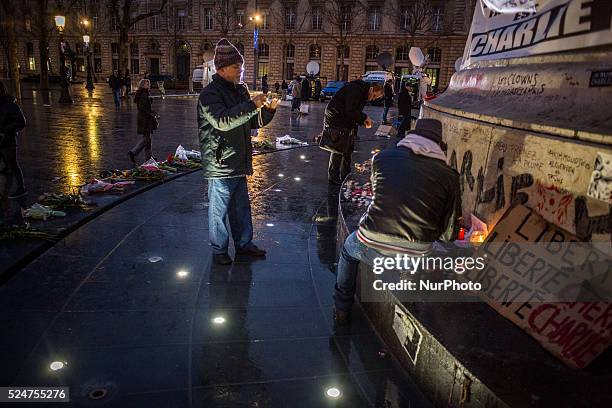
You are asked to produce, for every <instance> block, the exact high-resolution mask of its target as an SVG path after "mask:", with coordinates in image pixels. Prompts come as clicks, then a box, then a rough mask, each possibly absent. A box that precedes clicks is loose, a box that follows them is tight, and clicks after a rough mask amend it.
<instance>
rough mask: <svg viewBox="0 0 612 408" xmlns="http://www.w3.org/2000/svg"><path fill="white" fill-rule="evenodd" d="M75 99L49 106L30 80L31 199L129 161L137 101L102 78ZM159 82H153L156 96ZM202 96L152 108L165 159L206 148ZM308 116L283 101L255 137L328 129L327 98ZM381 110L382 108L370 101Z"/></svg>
mask: <svg viewBox="0 0 612 408" xmlns="http://www.w3.org/2000/svg"><path fill="white" fill-rule="evenodd" d="M72 90H73V98H74V102H75V103H74V104H73V105H62V104H59V103H57V100H58V99H59V89H54V90H52V92H51V99H50V106H45V101H44V100H43V95H42V94H41V93H40V91H38V90H35V89H32V88H31V85H30V84H25V85H24V91H23V100H22V102H21V105H22V109H23V111H24V114H25V116H26V120H27V126H26V128H25V130H24V131H23V132H21V134H20V136H19V152H18V153H19V161H20V163H21V166H22V169H23V173H24V176H25V180H26V185H27V188H28V190H29V191H30V194H29V196H28V197H27V200H26V201H27V203H28V204H31V203H33V202H35V200H36V198H37V197H38V196H39V195H40V194H42V193H43V192H64V193H66V192H71V190H73V189H75V188H77V187H78V186H80V185H82V184H84V183H85V182H86V181H88V180H90V179H91V178H93V177H98V175H99V173H100V171H102V170H113V169H125V168H129V167H131V166H130V162H129V160H128V157H127V151H128V150H129V149H130V148H131V147H132V146H134V145H135V144H136V142H137V141H138V140H139V138H140V137H139V136H138V135H137V134H136V115H137V110H136V106H135V104H134V103H133V102H132V101H131V99H130V100H124V101H123V104H122V106H121V108H120V109H118V110H117V109H115V106H114V103H113V99H112V95H111V92H110V89H109V88H108V86H106V85H105V84H96V88H95V89H94V91H93V93H92V95H91V96H89V95H88V94H87V92H86V91H85V89H84V88H83V87H82V86H81V85H73V86H72ZM156 92H157V90H153V95H154V96H156ZM196 105H197V97H180V98H172V97H168V98H166V99H164V100H162V99H159V98H155V99H154V102H153V109H154V110H155V111H157V112H158V113H159V114H160V125H159V129H158V130H157V131H155V132H154V134H153V155H154V156H155V157H157V158H159V159H161V160H165V158H166V157H167V156H168V154H169V153H174V152H175V151H176V147H177V146H178V145H179V144H182V145H183V146H184V147H185V148H189V149H197V150H199V145H198V138H197V118H196ZM311 106H312V107H313V109H312V110H311V114H310V115H307V116H301V117H300V116H298V115H291V114H290V112H289V108H287V107H280V108H279V109H278V112H277V115H276V118H275V119H274V121H273V122H272V123H271V124H270V125H269V126H268V127H266V128H265V129H264V130H263V131H261V133H260V136H259V137H258V138H257V139H256V140H270V141H273V142H274V141H275V140H276V137H279V136H283V135H285V134H290V135H291V136H292V137H295V138H297V139H300V140H303V141H310V140H312V138H313V137H314V136H315V135H316V134H318V132H320V130H321V126H322V123H323V109H324V106H325V104H324V103H320V102H311ZM369 109H370V110H371V111H372V112H375V114H376V116H377V117H378V116H380V114H381V113H380V112H381V111H382V108H377V107H372V108H369Z"/></svg>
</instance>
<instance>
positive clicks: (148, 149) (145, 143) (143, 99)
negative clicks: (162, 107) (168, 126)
mask: <svg viewBox="0 0 612 408" xmlns="http://www.w3.org/2000/svg"><path fill="white" fill-rule="evenodd" d="M150 88H151V81H149V80H148V79H141V80H140V82H139V83H138V90H137V91H136V93H135V94H134V103H136V104H137V105H138V134H139V135H142V138H141V139H140V141H138V143H137V144H136V145H135V146H134V147H132V148H131V149H130V151H129V152H128V156H129V158H130V161H131V162H132V165H133V166H134V167H136V156H138V155H139V154H140V152H141V151H142V150H143V149H144V151H145V157H144V161H147V160H149V159H150V158H151V157H153V152H152V142H151V134H152V133H153V130H155V129H157V114H156V113H155V112H153V109H152V105H153V103H152V99H151V97H150V96H149V89H150Z"/></svg>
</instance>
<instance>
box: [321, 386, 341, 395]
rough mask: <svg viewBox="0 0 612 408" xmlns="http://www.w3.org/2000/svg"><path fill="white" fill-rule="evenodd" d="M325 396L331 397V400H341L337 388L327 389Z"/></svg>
mask: <svg viewBox="0 0 612 408" xmlns="http://www.w3.org/2000/svg"><path fill="white" fill-rule="evenodd" d="M325 394H326V395H327V396H328V397H329V398H340V394H341V393H340V390H339V389H338V388H336V387H330V388H328V389H327V391H325Z"/></svg>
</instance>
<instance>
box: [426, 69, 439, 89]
mask: <svg viewBox="0 0 612 408" xmlns="http://www.w3.org/2000/svg"><path fill="white" fill-rule="evenodd" d="M425 73H426V74H427V75H429V77H430V78H431V86H432V87H434V86H438V82H439V79H440V68H426V69H425Z"/></svg>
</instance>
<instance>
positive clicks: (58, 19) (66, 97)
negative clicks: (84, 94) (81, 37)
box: [55, 15, 72, 103]
mask: <svg viewBox="0 0 612 408" xmlns="http://www.w3.org/2000/svg"><path fill="white" fill-rule="evenodd" d="M55 26H56V27H57V30H58V31H59V48H58V49H59V65H60V68H59V74H60V85H61V87H62V94H61V95H60V99H59V102H60V103H72V96H70V82H69V81H68V69H66V56H65V55H64V51H65V44H64V28H65V27H66V17H65V16H59V15H58V16H55Z"/></svg>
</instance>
